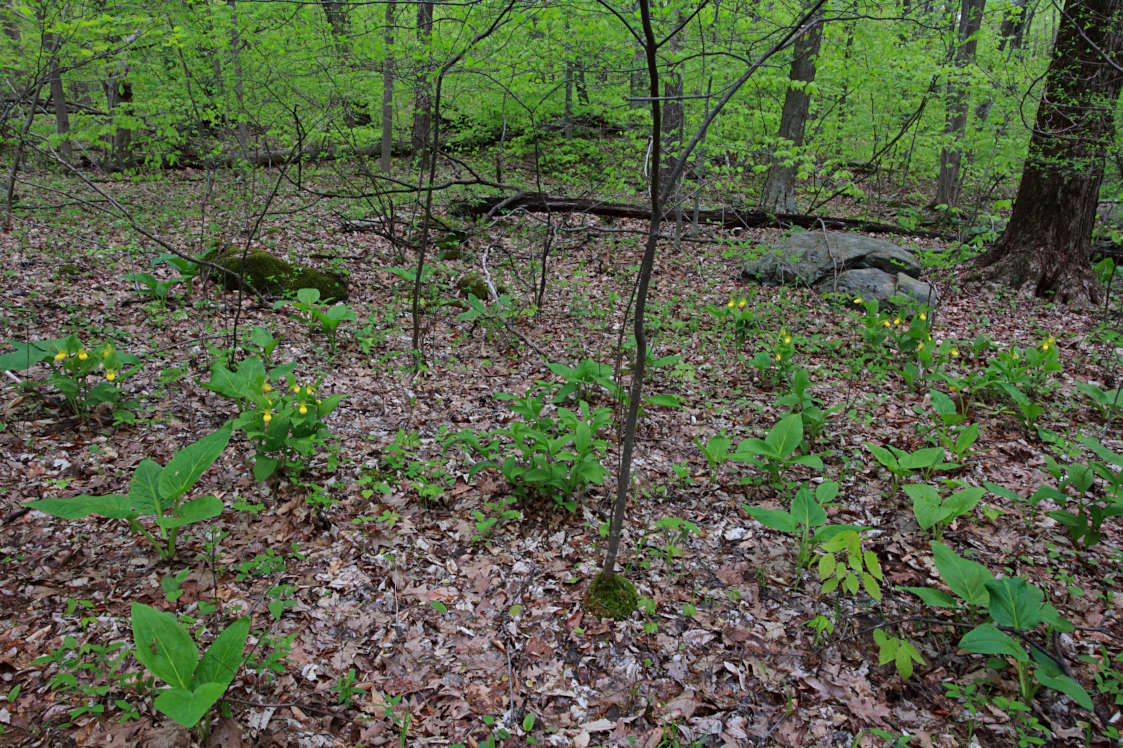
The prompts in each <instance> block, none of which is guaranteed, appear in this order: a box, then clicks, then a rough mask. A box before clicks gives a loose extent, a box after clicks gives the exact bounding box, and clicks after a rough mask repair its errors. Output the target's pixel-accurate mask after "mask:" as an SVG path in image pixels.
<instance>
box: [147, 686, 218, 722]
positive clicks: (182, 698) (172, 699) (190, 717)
mask: <svg viewBox="0 0 1123 748" xmlns="http://www.w3.org/2000/svg"><path fill="white" fill-rule="evenodd" d="M224 693H226V686H224V685H222V684H221V683H203V684H202V685H200V686H199V687H198V688H196V689H195V690H189V689H186V688H169V689H165V690H163V691H161V692H160V694H159V695H158V696H157V697H156V699H155V700H154V701H153V702H152V705H153V706H154V707H156V711H158V712H160V713H161V714H166V715H167V716H169V717H171V718H172V719H173V720H175V721H176V722H178V723H179V724H180V725H182V726H183V727H187V728H191V727H194V726H195V725H196V724H198V723H199V720H201V719H202V718H203V717H204V716H206V714H207V712H208V711H210V708H211V707H212V706H214V703H215V702H216V701H218V700H219V699H221V698H222V694H224Z"/></svg>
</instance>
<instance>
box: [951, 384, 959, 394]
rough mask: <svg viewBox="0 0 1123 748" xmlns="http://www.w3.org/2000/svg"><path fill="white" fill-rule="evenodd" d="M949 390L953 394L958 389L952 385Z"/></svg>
mask: <svg viewBox="0 0 1123 748" xmlns="http://www.w3.org/2000/svg"><path fill="white" fill-rule="evenodd" d="M949 389H950V390H951V391H952V392H955V391H956V390H958V389H959V388H958V387H956V386H955V385H954V384H953V385H952V386H951V387H950V388H949Z"/></svg>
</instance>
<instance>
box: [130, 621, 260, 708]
mask: <svg viewBox="0 0 1123 748" xmlns="http://www.w3.org/2000/svg"><path fill="white" fill-rule="evenodd" d="M132 626H133V642H134V644H135V645H136V649H135V650H134V654H135V655H136V658H137V659H138V660H140V662H141V664H143V665H144V666H145V667H146V668H147V669H148V671H149V672H150V673H152V674H153V675H155V676H156V677H157V678H159V679H160V680H162V681H164V682H165V683H167V684H168V685H169V686H170V688H167V689H164V690H162V691H160V692H159V694H157V696H156V700H155V701H154V702H153V706H155V707H156V710H157V711H159V712H161V713H162V714H166V715H167V716H169V717H171V718H172V719H173V720H175V721H176V722H178V723H179V724H180V725H183V726H184V727H188V728H190V727H194V726H195V725H196V724H198V722H199V720H201V719H202V718H203V717H204V716H206V714H207V712H208V711H210V708H211V707H212V706H214V703H215V702H216V701H218V700H219V699H221V698H222V695H223V694H224V693H226V689H227V688H229V687H230V684H231V683H232V682H233V681H234V676H235V675H236V674H237V672H238V668H239V667H241V664H242V650H243V649H244V648H245V645H246V637H247V636H248V634H249V630H250V619H249V618H239V619H238V620H236V621H234V622H233V623H231V624H230V625H229V626H227V627H226V629H225V630H224V631H223V632H222V633H221V634H219V635H218V637H216V638H215V640H214V641H213V642H211V645H210V647H208V648H207V651H206V652H205V653H204V654H203V656H202V657H201V658H200V657H199V649H198V647H197V646H196V644H195V640H194V639H193V638H192V636H191V634H190V633H188V631H187V630H186V629H185V628H184V627H183V626H182V625H181V624H180V623H179V621H177V620H176V617H175V616H174V615H172V614H171V613H165V612H163V611H159V610H156V609H154V608H150V607H148V606H147V605H143V604H141V603H133V605H132Z"/></svg>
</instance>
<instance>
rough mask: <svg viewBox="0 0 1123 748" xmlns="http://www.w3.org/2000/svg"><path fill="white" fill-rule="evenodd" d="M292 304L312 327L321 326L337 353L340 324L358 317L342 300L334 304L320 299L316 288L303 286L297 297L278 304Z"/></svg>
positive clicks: (332, 348)
mask: <svg viewBox="0 0 1123 748" xmlns="http://www.w3.org/2000/svg"><path fill="white" fill-rule="evenodd" d="M286 305H292V306H294V307H296V309H297V311H298V312H299V313H300V314H301V315H302V319H304V320H305V321H306V322H307V323H308V326H309V327H310V328H316V327H319V328H320V330H321V331H322V332H323V333H324V334H325V335H327V337H328V343H329V345H330V346H331V352H332V354H333V355H334V354H335V347H336V338H337V332H338V330H339V326H340V325H341V324H343V323H344V322H355V321H356V320H358V317H356V316H355V312H354V311H353V310H352V309H350V308H348V306H347V305H346V304H344V303H343V302H342V301H340V302H336V303H335V304H333V305H332V306H330V307H329V306H328V305H327V304H326V303H324V302H322V301H320V291H319V289H316V288H301V289H299V290H298V291H297V292H296V298H295V299H287V300H282V301H278V302H277V304H276V306H277V307H282V306H286Z"/></svg>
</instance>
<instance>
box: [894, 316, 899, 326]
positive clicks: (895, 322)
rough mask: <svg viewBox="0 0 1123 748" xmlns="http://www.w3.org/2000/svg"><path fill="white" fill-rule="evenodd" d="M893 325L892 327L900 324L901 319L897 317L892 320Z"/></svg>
mask: <svg viewBox="0 0 1123 748" xmlns="http://www.w3.org/2000/svg"><path fill="white" fill-rule="evenodd" d="M893 324H894V325H899V324H901V318H900V317H897V319H895V320H893Z"/></svg>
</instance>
